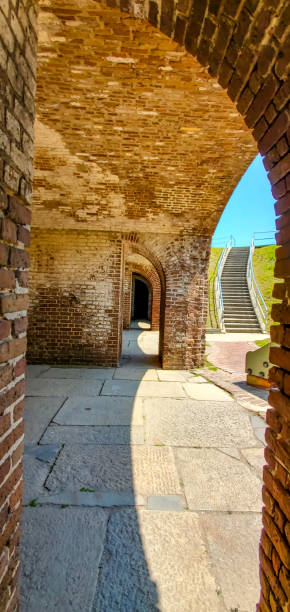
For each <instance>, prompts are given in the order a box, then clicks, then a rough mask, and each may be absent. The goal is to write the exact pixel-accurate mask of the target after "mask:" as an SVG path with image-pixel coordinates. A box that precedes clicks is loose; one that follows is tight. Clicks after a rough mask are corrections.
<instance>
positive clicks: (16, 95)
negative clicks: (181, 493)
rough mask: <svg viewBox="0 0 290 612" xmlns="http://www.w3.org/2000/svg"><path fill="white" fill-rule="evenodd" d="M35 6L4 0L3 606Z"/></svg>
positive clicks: (0, 151) (0, 161)
mask: <svg viewBox="0 0 290 612" xmlns="http://www.w3.org/2000/svg"><path fill="white" fill-rule="evenodd" d="M36 18H37V15H36V10H35V8H34V7H33V6H32V5H31V2H28V1H25V0H22V2H15V1H13V2H12V0H11V1H10V0H4V1H3V0H2V1H1V3H0V266H1V268H0V285H1V286H0V292H1V293H0V307H1V311H0V533H1V538H0V609H1V610H7V611H8V610H11V611H12V610H14V609H15V606H16V603H17V586H16V585H17V576H18V571H19V559H18V543H19V518H20V513H21V495H22V463H21V460H22V453H23V419H22V411H23V398H24V370H25V350H26V327H27V316H26V314H27V313H26V311H27V305H28V295H27V268H28V262H29V258H28V253H27V250H26V247H27V246H28V245H29V229H30V216H31V214H30V209H29V205H30V204H31V179H32V154H33V116H34V104H33V99H34V92H35V66H36V46H37V38H36Z"/></svg>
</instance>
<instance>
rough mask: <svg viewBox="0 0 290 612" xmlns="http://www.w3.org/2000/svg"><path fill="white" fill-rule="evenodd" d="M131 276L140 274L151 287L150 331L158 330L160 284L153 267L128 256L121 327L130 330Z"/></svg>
mask: <svg viewBox="0 0 290 612" xmlns="http://www.w3.org/2000/svg"><path fill="white" fill-rule="evenodd" d="M132 274H140V275H141V276H143V277H144V278H145V279H146V280H147V281H148V282H149V283H150V285H151V288H152V315H151V330H152V331H158V330H159V322H160V301H161V282H160V278H159V275H158V273H157V271H156V269H155V268H154V266H153V265H152V264H151V262H149V260H146V259H145V258H144V257H140V256H138V255H137V257H136V255H135V256H134V255H131V256H130V255H129V256H128V258H127V261H126V262H125V272H124V284H123V327H124V329H129V328H130V323H131V297H132Z"/></svg>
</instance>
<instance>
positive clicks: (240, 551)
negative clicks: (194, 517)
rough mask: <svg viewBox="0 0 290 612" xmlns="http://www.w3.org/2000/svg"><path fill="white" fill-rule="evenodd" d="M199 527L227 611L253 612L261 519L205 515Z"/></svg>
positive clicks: (241, 515)
mask: <svg viewBox="0 0 290 612" xmlns="http://www.w3.org/2000/svg"><path fill="white" fill-rule="evenodd" d="M200 523H201V525H202V527H203V529H204V533H205V536H206V539H207V542H208V547H209V552H210V556H211V558H212V560H213V567H214V573H215V576H216V580H217V584H218V585H219V586H220V588H221V596H222V597H223V600H224V602H225V604H226V608H227V610H229V611H232V612H234V611H236V612H253V611H254V610H255V609H256V604H257V602H258V601H259V596H260V583H259V558H258V552H259V541H260V535H261V528H262V519H261V515H260V514H249V513H247V514H246V515H245V514H239V513H233V514H230V515H229V514H216V513H206V514H202V515H200ZM212 610H213V612H214V608H213V609H212Z"/></svg>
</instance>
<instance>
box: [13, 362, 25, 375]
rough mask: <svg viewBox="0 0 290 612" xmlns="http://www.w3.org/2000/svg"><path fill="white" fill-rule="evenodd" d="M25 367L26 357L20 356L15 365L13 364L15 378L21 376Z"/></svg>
mask: <svg viewBox="0 0 290 612" xmlns="http://www.w3.org/2000/svg"><path fill="white" fill-rule="evenodd" d="M25 367H26V359H25V357H22V359H20V360H19V361H17V363H16V365H15V366H14V376H15V378H18V376H21V375H22V374H24V372H25Z"/></svg>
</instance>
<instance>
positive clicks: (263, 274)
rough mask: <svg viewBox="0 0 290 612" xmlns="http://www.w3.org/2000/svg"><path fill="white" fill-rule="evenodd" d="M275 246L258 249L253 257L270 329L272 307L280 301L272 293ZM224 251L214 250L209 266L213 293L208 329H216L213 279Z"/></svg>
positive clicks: (211, 295) (210, 299) (210, 300)
mask: <svg viewBox="0 0 290 612" xmlns="http://www.w3.org/2000/svg"><path fill="white" fill-rule="evenodd" d="M275 250H276V246H275V245H270V246H265V247H258V248H256V249H255V252H254V256H253V266H254V273H255V277H256V281H257V284H258V286H259V289H260V291H261V293H262V296H263V298H264V300H265V302H266V305H267V307H268V312H269V317H268V329H269V328H270V325H271V324H272V321H271V316H270V313H271V307H272V304H273V302H277V301H278V300H274V299H273V298H272V291H273V285H274V281H275V279H274V265H275ZM221 251H222V249H212V250H211V256H210V264H209V272H208V278H209V283H210V288H211V291H210V293H209V295H210V298H209V315H208V319H207V327H216V322H215V317H214V309H213V290H212V287H213V279H214V276H215V274H216V265H217V262H218V259H219V256H220V253H221Z"/></svg>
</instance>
